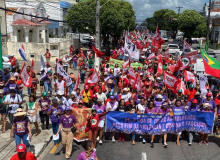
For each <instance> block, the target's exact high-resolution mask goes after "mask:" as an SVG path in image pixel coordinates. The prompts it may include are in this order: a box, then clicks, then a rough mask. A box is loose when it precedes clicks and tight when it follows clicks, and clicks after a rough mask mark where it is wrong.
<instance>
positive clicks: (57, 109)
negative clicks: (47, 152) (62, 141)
mask: <svg viewBox="0 0 220 160" xmlns="http://www.w3.org/2000/svg"><path fill="white" fill-rule="evenodd" d="M47 114H48V115H50V120H51V123H52V130H53V134H56V133H57V131H58V127H59V120H60V117H61V116H62V115H63V108H62V106H60V105H58V101H57V99H56V98H53V99H52V105H51V106H50V107H49V108H48V112H47ZM58 142H59V139H58V140H54V144H55V145H56V146H57V147H58V145H59V144H58Z"/></svg>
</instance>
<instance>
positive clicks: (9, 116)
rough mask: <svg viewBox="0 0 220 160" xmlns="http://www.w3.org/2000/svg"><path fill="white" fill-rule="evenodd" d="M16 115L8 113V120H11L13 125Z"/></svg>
mask: <svg viewBox="0 0 220 160" xmlns="http://www.w3.org/2000/svg"><path fill="white" fill-rule="evenodd" d="M14 114H15V113H9V112H8V118H9V121H10V123H11V124H13V121H14Z"/></svg>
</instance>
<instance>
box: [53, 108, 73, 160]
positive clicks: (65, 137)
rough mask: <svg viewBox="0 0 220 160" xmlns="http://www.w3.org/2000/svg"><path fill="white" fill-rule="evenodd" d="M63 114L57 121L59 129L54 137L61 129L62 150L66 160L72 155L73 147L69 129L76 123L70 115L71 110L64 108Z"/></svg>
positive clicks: (71, 134) (71, 133)
mask: <svg viewBox="0 0 220 160" xmlns="http://www.w3.org/2000/svg"><path fill="white" fill-rule="evenodd" d="M64 112H65V114H64V115H62V116H61V117H60V120H59V128H58V130H57V133H56V135H58V134H59V133H60V130H61V128H62V127H63V128H62V132H61V136H62V144H63V150H64V152H65V156H66V159H69V158H70V155H71V153H72V145H73V137H74V136H73V132H72V131H71V128H72V127H73V126H74V125H75V124H76V123H77V121H76V118H75V116H74V115H72V114H71V108H70V107H69V106H66V107H65V111H64Z"/></svg>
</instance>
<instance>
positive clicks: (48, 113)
mask: <svg viewBox="0 0 220 160" xmlns="http://www.w3.org/2000/svg"><path fill="white" fill-rule="evenodd" d="M53 109H54V107H53V106H52V107H50V108H49V111H48V112H47V115H51V112H52V110H53Z"/></svg>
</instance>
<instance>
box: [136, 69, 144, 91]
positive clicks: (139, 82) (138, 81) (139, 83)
mask: <svg viewBox="0 0 220 160" xmlns="http://www.w3.org/2000/svg"><path fill="white" fill-rule="evenodd" d="M135 86H136V87H137V91H138V92H139V91H141V89H142V87H141V77H140V73H138V74H137V75H136V80H135Z"/></svg>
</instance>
